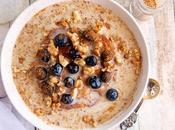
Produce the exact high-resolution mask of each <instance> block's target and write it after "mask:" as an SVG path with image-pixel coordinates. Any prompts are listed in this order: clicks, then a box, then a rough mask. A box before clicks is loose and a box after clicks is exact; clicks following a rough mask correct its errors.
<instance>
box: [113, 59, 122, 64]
mask: <svg viewBox="0 0 175 130" xmlns="http://www.w3.org/2000/svg"><path fill="white" fill-rule="evenodd" d="M114 61H115V63H116V64H117V65H121V64H122V60H121V59H119V58H117V57H115V58H114Z"/></svg>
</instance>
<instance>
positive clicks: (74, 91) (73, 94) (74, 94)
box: [71, 88, 78, 99]
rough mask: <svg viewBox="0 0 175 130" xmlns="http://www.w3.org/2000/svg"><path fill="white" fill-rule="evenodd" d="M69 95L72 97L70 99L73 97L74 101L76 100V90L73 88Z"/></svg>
mask: <svg viewBox="0 0 175 130" xmlns="http://www.w3.org/2000/svg"><path fill="white" fill-rule="evenodd" d="M71 95H72V97H73V98H74V99H76V98H77V95H78V88H74V89H73V90H72V93H71Z"/></svg>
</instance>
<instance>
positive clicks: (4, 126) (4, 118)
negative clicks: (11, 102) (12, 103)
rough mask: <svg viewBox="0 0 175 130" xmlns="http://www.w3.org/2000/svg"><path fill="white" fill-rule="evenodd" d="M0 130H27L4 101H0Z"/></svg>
mask: <svg viewBox="0 0 175 130" xmlns="http://www.w3.org/2000/svg"><path fill="white" fill-rule="evenodd" d="M0 130H26V129H25V128H24V126H23V125H22V124H21V122H20V121H19V120H18V119H17V118H16V117H15V116H14V114H13V113H12V112H11V110H10V109H9V107H7V106H6V105H5V104H4V103H3V102H2V101H0Z"/></svg>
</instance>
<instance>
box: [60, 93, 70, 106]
mask: <svg viewBox="0 0 175 130" xmlns="http://www.w3.org/2000/svg"><path fill="white" fill-rule="evenodd" d="M61 102H62V103H64V104H71V103H72V102H73V98H72V96H71V95H70V94H67V93H65V94H63V95H62V96H61Z"/></svg>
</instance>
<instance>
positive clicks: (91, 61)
mask: <svg viewBox="0 0 175 130" xmlns="http://www.w3.org/2000/svg"><path fill="white" fill-rule="evenodd" d="M85 61H86V64H87V65H88V66H95V65H96V64H97V58H96V57H95V56H88V57H87V58H86V59H85Z"/></svg>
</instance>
